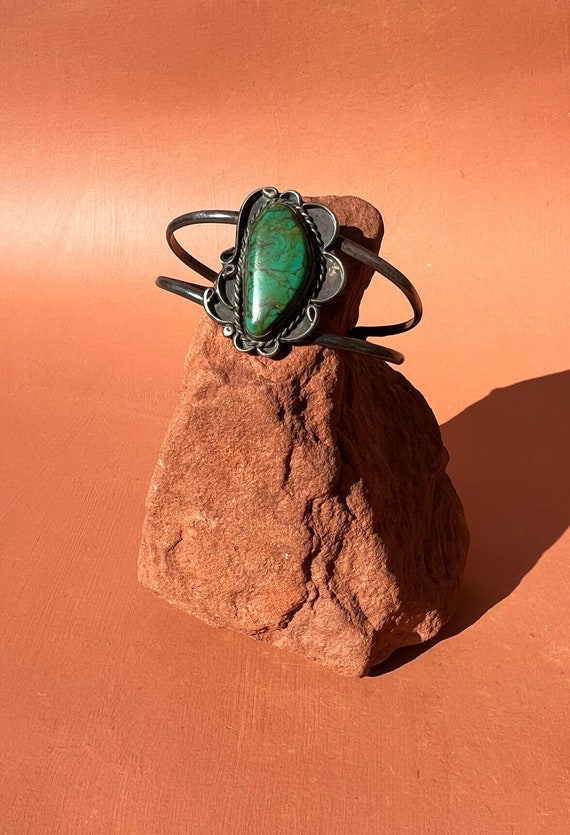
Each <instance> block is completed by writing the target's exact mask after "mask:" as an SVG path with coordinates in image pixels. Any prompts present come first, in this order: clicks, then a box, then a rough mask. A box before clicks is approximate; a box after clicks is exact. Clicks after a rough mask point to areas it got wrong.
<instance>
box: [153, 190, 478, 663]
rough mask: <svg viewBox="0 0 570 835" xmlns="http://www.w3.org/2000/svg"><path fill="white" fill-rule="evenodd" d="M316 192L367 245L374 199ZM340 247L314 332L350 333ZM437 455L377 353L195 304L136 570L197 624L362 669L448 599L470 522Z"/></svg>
mask: <svg viewBox="0 0 570 835" xmlns="http://www.w3.org/2000/svg"><path fill="white" fill-rule="evenodd" d="M318 200H319V201H320V202H323V203H326V204H327V205H328V206H330V207H331V208H332V209H333V211H334V212H335V213H336V215H337V217H338V218H339V220H340V223H341V224H342V225H343V226H345V227H357V230H354V231H355V234H354V235H353V237H355V238H356V239H357V240H361V241H363V242H365V243H366V244H367V245H368V246H370V248H376V251H377V248H378V245H379V242H380V238H381V230H382V227H381V220H380V216H379V214H378V212H377V211H376V210H375V209H374V208H373V207H372V206H370V205H369V204H367V203H365V202H364V201H362V200H359V199H357V198H352V197H349V198H346V197H343V198H335V197H331V198H318ZM358 229H360V230H362V231H361V232H360V233H358ZM343 232H345V233H346V234H348V235H349V236H350V231H347V230H343ZM363 235H364V239H363V237H362V236H363ZM344 260H345V264H346V266H347V269H348V281H347V288H346V289H345V291H344V292H343V293H342V295H341V297H340V298H339V299H336V300H334V301H333V302H331V303H330V304H329V305H325V307H324V308H323V311H322V325H323V327H322V328H320V329H321V330H323V331H330V332H337V333H344V334H346V333H347V332H348V330H349V329H350V327H352V326H353V325H354V324H355V323H356V320H357V318H358V305H359V302H360V299H361V296H362V293H363V292H364V289H365V288H366V286H367V284H368V283H369V281H370V277H371V275H370V271H369V270H367V269H366V268H364V267H362V265H359V264H356V263H355V262H354V261H351V259H349V258H345V259H344ZM447 461H448V456H447V453H446V451H445V449H444V447H443V444H442V441H441V436H440V432H439V428H438V426H437V423H436V420H435V417H434V416H433V414H432V412H431V410H430V408H429V406H428V405H427V403H426V401H425V400H424V398H423V397H422V396H421V394H419V392H418V391H416V389H414V388H413V386H412V385H411V384H410V383H409V382H408V381H407V380H406V379H405V377H403V376H402V374H400V373H399V372H398V371H395V370H394V369H393V368H391V367H389V366H388V365H386V364H385V363H384V362H382V361H381V360H377V359H374V358H371V357H365V356H360V355H358V354H353V353H349V352H344V351H334V350H331V349H329V348H321V347H315V346H296V347H294V348H293V350H292V351H291V353H290V354H289V355H288V356H286V357H284V358H283V359H281V360H272V359H268V358H263V357H257V356H250V355H244V354H240V353H238V352H237V351H236V350H235V348H234V346H233V344H232V342H231V341H230V340H228V339H226V338H225V337H224V336H223V335H222V333H221V330H220V329H219V328H218V326H216V325H215V324H214V323H212V322H211V321H210V320H209V319H208V318H207V317H206V316H204V318H203V319H202V321H201V322H200V325H199V327H198V331H197V334H196V337H195V340H194V342H193V345H192V346H191V348H190V351H189V354H188V357H187V361H186V367H185V373H184V383H183V388H182V392H181V395H180V399H179V402H178V406H177V408H176V411H175V414H174V417H173V419H172V422H171V424H170V427H169V429H168V432H167V435H166V438H165V440H164V443H163V446H162V449H161V452H160V457H159V460H158V465H157V467H156V470H155V472H154V475H153V479H152V484H151V487H150V490H149V495H148V500H147V515H146V519H145V523H144V530H143V539H142V544H141V550H140V557H139V578H140V580H141V582H142V583H144V585H145V586H147V587H148V588H150V589H152V590H153V591H155V592H156V593H157V594H159V595H160V596H162V597H164V598H165V599H166V600H168V601H169V602H170V603H175V604H176V605H178V606H181V607H182V608H183V609H185V610H186V611H188V612H190V613H191V614H193V615H195V616H196V617H198V618H201V619H202V620H204V621H206V622H207V623H209V624H212V625H214V626H220V627H227V628H231V629H236V630H239V631H241V632H244V633H246V634H247V635H250V636H251V637H254V638H257V639H259V640H263V641H267V642H268V643H271V644H274V645H276V646H279V647H282V648H283V649H288V650H293V651H295V652H298V653H302V654H303V655H306V656H307V657H308V658H311V659H312V660H314V661H317V662H319V663H321V664H325V665H327V666H329V667H331V668H332V669H334V670H335V671H337V672H339V673H342V674H345V675H351V676H360V675H364V674H365V673H366V672H367V671H368V670H369V669H370V667H371V666H372V665H374V664H377V663H379V662H380V661H382V660H384V659H385V658H387V657H388V656H389V655H390V654H391V653H392V652H393V651H394V650H395V649H397V648H398V647H402V646H405V645H407V644H413V643H417V642H419V641H425V640H427V639H428V638H431V637H433V636H434V635H435V634H436V633H437V632H438V630H439V629H440V627H441V626H442V625H443V624H444V623H445V622H446V621H447V620H448V619H449V617H450V616H451V614H452V612H453V610H454V608H455V605H456V602H457V597H458V591H459V585H460V579H461V574H462V571H463V567H464V563H465V557H466V552H467V546H468V532H467V527H466V524H465V519H464V516H463V511H462V508H461V504H460V501H459V499H458V497H457V495H456V493H455V490H454V489H453V486H452V484H451V482H450V480H449V478H448V476H447V475H446V474H445V467H446V464H447Z"/></svg>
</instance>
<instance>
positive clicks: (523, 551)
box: [0, 0, 570, 835]
mask: <svg viewBox="0 0 570 835" xmlns="http://www.w3.org/2000/svg"><path fill="white" fill-rule="evenodd" d="M568 22H569V15H568V7H567V3H565V2H563V1H560V0H550V2H548V3H544V4H542V3H536V2H531V0H507V1H506V2H504V3H497V2H490V0H477V2H475V0H457V1H456V2H455V3H452V2H451V0H449V1H448V2H444V0H431V2H430V0H423V2H421V1H420V0H406V2H403V0H400V2H397V1H396V0H386V2H383V3H378V2H373V0H361V2H350V3H349V2H341V0H331V2H323V0H313V2H311V3H308V2H300V0H289V2H282V0H277V1H276V2H272V3H270V2H265V3H260V2H257V0H244V2H241V3H238V2H236V0H231V2H230V1H229V0H225V1H224V0H221V1H220V2H212V0H210V2H204V0H186V2H180V1H179V0H174V2H169V3H166V2H163V0H160V2H159V0H154V1H153V2H149V3H142V2H138V3H135V2H132V0H125V2H122V3H118V4H117V3H110V2H107V0H99V2H97V3H87V2H83V0H67V1H66V2H64V1H63V0H50V1H49V2H47V0H34V2H33V3H30V2H24V3H20V4H15V3H11V4H5V5H4V7H3V10H2V35H1V40H2V51H1V59H0V60H1V61H2V73H1V76H0V78H1V81H0V84H1V89H2V99H3V101H2V108H1V112H0V120H1V125H2V128H1V130H2V141H1V143H0V166H1V167H0V170H1V172H2V188H1V192H0V202H1V208H2V224H3V230H2V235H1V237H0V247H1V261H0V263H1V265H2V274H1V278H0V288H1V296H2V298H1V307H0V333H1V338H2V342H3V346H2V353H1V354H0V368H1V371H2V374H1V378H0V386H1V402H0V409H1V414H2V424H1V428H2V440H3V447H4V449H3V453H2V460H1V462H0V466H1V467H2V484H3V488H4V490H3V495H4V498H3V501H2V508H1V510H0V515H1V518H2V521H1V525H2V538H3V545H2V553H1V554H0V572H1V581H0V594H1V595H2V597H3V601H2V603H1V608H0V619H1V620H2V629H1V633H0V634H1V641H2V646H3V649H2V656H1V663H2V665H3V667H4V668H5V669H4V670H3V672H2V676H1V679H0V704H1V706H2V707H1V719H0V722H1V728H0V730H1V734H0V751H1V752H2V757H1V758H0V762H1V763H2V766H1V767H2V769H3V770H4V771H5V777H4V780H3V781H1V780H0V802H1V814H0V829H1V831H2V832H7V833H28V832H29V833H34V835H36V833H44V832H45V833H52V832H53V833H66V835H67V833H73V835H76V833H80V832H81V833H82V832H86V833H121V835H122V833H137V834H138V835H151V833H161V835H162V833H167V835H174V833H205V835H212V833H244V834H245V835H249V834H250V833H268V835H273V834H274V833H275V834H277V833H287V835H290V833H295V835H296V833H303V834H304V833H308V832H314V833H327V835H328V834H329V833H332V834H333V835H337V833H338V835H340V834H341V833H342V834H343V835H345V834H346V835H360V833H453V835H456V833H503V832H504V833H511V832H515V833H538V832H556V833H558V832H560V833H562V832H566V831H568V829H569V827H570V822H569V820H568V817H567V808H566V807H565V804H564V792H565V786H566V787H567V785H568V734H567V727H568V710H567V707H566V705H567V697H568V690H567V674H568V662H569V650H568V646H569V643H568V627H567V621H568V604H567V600H568V581H567V566H568V537H567V535H566V537H565V538H564V531H565V530H566V527H567V524H568V507H569V505H570V502H569V501H568V446H569V442H568V432H567V428H566V427H567V425H568V423H567V421H568V397H569V394H568V392H569V379H568V375H564V374H561V373H560V372H562V371H563V370H564V369H565V368H567V366H568V358H569V350H568V343H569V340H568V326H567V310H568V302H569V301H570V298H569V297H570V293H569V290H568V279H567V275H568V261H569V258H568V235H567V229H568V220H569V218H568V206H569V202H568V177H567V157H568V151H567V148H568V129H567V122H568V112H569V98H568V81H569V73H568V69H569V59H568ZM265 185H276V186H277V187H279V188H281V189H286V188H294V189H298V190H300V191H302V192H303V193H304V194H306V195H318V194H331V193H332V194H356V195H358V196H361V197H364V198H366V199H367V200H369V201H370V202H372V203H373V204H375V205H376V206H377V207H378V208H379V209H380V211H381V212H382V213H383V216H384V220H385V224H386V234H385V238H384V243H383V248H382V252H383V254H384V256H385V257H386V258H388V260H391V261H393V262H394V263H395V264H396V265H397V266H399V267H400V268H401V269H402V270H403V271H404V272H406V273H407V274H408V275H409V276H410V277H411V278H412V279H413V281H414V283H415V284H416V286H417V288H418V290H419V291H420V293H421V295H422V298H423V301H424V306H425V319H424V321H423V322H422V324H421V326H420V327H419V328H418V329H417V330H416V331H414V332H413V333H411V334H408V335H404V336H401V337H397V338H393V339H391V340H389V341H387V343H388V342H389V344H393V346H394V347H396V348H398V349H400V350H402V351H403V352H404V353H405V354H406V356H407V361H406V364H405V366H404V367H403V369H402V370H403V373H405V374H406V376H408V377H409V379H410V380H411V381H412V382H413V383H414V384H415V385H416V386H417V387H418V388H420V390H421V391H422V392H423V393H424V395H425V396H426V397H427V399H428V400H429V402H430V403H431V405H432V407H433V408H434V410H435V412H436V414H437V416H438V418H439V419H440V421H441V422H442V424H443V432H444V437H445V440H446V443H447V445H448V447H449V449H450V452H451V454H452V464H451V467H450V472H451V474H452V476H453V477H454V479H455V481H456V484H457V486H458V488H459V490H460V492H461V494H462V496H463V498H464V501H465V505H466V510H467V512H468V515H469V520H470V523H471V528H472V532H473V547H472V551H471V559H470V564H469V568H468V572H467V577H466V588H465V595H464V601H463V604H462V609H461V611H460V613H459V614H458V617H457V619H456V621H455V622H454V623H453V624H452V625H450V627H449V628H448V630H447V632H446V633H445V635H444V637H445V640H442V641H440V642H437V643H436V644H435V645H434V646H433V647H431V648H430V650H429V652H425V653H417V652H416V653H412V654H409V653H408V655H403V656H402V655H401V656H400V657H399V660H397V661H396V662H394V663H392V664H391V666H389V667H388V668H387V671H386V672H385V674H384V675H381V676H376V677H372V678H369V679H366V680H362V681H345V680H343V679H337V678H336V677H334V676H333V674H331V673H329V672H327V671H325V670H321V669H319V668H315V667H313V666H312V665H311V664H309V663H308V662H305V661H304V660H303V659H300V658H296V657H290V656H287V655H285V654H281V653H279V652H278V651H276V650H270V649H268V648H266V647H262V646H260V645H257V644H255V643H254V642H250V641H247V640H245V639H244V638H241V637H239V636H234V635H232V634H228V633H218V632H215V631H214V630H212V629H210V628H208V627H206V626H204V625H202V624H200V623H199V622H197V621H195V620H193V619H191V618H189V617H188V616H185V615H184V614H183V613H181V612H177V611H175V610H174V609H171V608H169V607H168V606H167V605H166V604H164V603H163V602H161V601H159V600H157V599H154V598H153V597H152V596H151V595H149V593H148V592H145V591H144V590H142V589H139V588H138V587H137V584H136V570H135V563H136V552H137V546H138V537H139V531H140V525H141V521H142V514H143V500H144V496H145V492H146V487H147V484H148V481H149V479H150V474H151V471H152V467H153V464H154V460H155V457H156V454H157V451H158V446H159V444H160V440H161V438H162V435H163V433H164V431H165V428H166V425H167V422H168V419H169V416H170V414H171V412H172V409H173V406H174V402H175V399H176V392H177V388H178V384H179V381H180V378H181V372H182V363H183V357H184V353H185V350H186V347H187V345H188V342H189V340H190V339H191V336H192V331H193V328H194V326H195V324H196V322H197V317H198V316H199V311H198V310H197V309H194V306H193V305H188V304H185V303H184V302H182V301H181V300H180V299H176V298H174V297H169V296H167V295H166V294H164V293H160V292H159V291H158V290H156V288H155V287H154V285H153V279H154V277H155V275H157V274H159V273H167V274H172V275H176V276H178V277H181V278H186V277H189V276H188V274H187V272H186V270H185V268H184V267H183V266H182V265H181V264H180V263H179V262H177V261H176V259H175V258H174V256H173V255H172V254H171V253H170V251H169V250H168V249H167V247H166V244H165V242H164V227H165V225H166V223H167V222H168V220H170V219H171V218H172V217H174V216H175V215H177V214H179V213H181V212H184V211H189V210H192V209H195V208H206V207H212V208H213V207H217V208H237V207H238V206H239V204H240V203H241V200H242V199H243V197H244V196H245V195H246V194H248V193H249V192H250V191H252V190H253V189H254V188H257V187H260V186H265ZM230 239H231V230H229V229H227V228H221V229H215V228H204V229H203V230H200V231H197V230H190V232H189V233H188V236H187V238H185V240H187V241H188V243H189V244H190V242H192V245H193V246H194V248H195V249H196V251H197V252H198V254H201V255H202V256H203V257H204V259H207V260H209V261H210V262H211V263H212V264H215V263H216V257H217V254H218V253H219V252H220V251H221V249H222V248H224V247H225V246H226V245H227V244H228V243H229V241H230ZM405 310H406V309H405V306H404V305H403V304H402V302H401V300H400V299H399V298H398V297H397V294H396V293H392V292H391V291H390V290H389V289H388V288H387V287H386V286H385V283H383V282H382V280H381V279H377V281H376V282H375V284H374V285H373V287H372V288H371V289H370V291H369V293H368V294H367V297H366V302H365V305H364V307H363V310H362V321H368V322H376V321H378V322H384V321H388V320H389V319H391V318H392V316H398V315H399V314H400V313H401V314H402V315H406V312H405ZM493 389H500V391H498V392H494V393H493V394H491V395H490V394H489V393H490V392H491V390H493ZM404 661H405V662H407V663H404Z"/></svg>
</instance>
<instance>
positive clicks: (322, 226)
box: [204, 187, 346, 357]
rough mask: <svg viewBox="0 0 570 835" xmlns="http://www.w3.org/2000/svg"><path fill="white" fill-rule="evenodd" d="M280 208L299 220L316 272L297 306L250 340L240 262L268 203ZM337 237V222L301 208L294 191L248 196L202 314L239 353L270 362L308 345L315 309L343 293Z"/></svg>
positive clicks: (310, 206)
mask: <svg viewBox="0 0 570 835" xmlns="http://www.w3.org/2000/svg"><path fill="white" fill-rule="evenodd" d="M275 202H280V203H285V204H286V205H287V206H289V207H290V208H291V209H292V210H293V211H294V212H295V214H296V215H297V217H298V218H299V219H300V221H301V223H302V225H303V228H304V230H305V233H306V235H307V240H308V241H309V243H310V245H311V247H312V250H313V256H314V263H315V267H316V268H315V269H314V271H313V276H312V278H311V281H310V283H309V286H308V288H307V291H306V293H305V296H304V298H303V301H302V303H300V304H299V306H298V307H297V310H296V311H295V312H294V313H293V314H292V316H291V317H289V319H288V320H286V321H285V322H284V323H282V324H281V326H280V327H279V328H278V329H274V330H273V331H271V332H270V333H269V334H267V335H266V336H264V337H263V338H259V339H257V338H254V337H253V336H252V335H251V334H250V333H248V331H247V330H246V329H245V327H244V326H243V294H244V287H245V279H246V276H245V274H244V273H245V269H244V267H245V262H246V256H247V252H248V245H249V235H250V231H251V227H252V225H253V223H254V221H255V219H256V218H257V216H258V215H259V213H260V212H261V211H262V209H264V208H265V207H266V206H267V205H268V204H269V203H275ZM337 236H338V221H337V219H336V217H335V215H334V214H333V212H331V210H330V209H327V207H326V206H322V205H321V204H319V203H304V202H303V198H302V197H301V195H300V194H299V193H298V192H297V191H284V192H279V191H278V190H277V189H276V188H272V187H267V188H263V189H258V190H257V191H254V192H252V194H250V195H249V197H247V199H246V200H245V201H244V203H243V205H242V207H241V209H240V212H239V217H238V221H237V230H236V243H235V246H234V247H233V248H232V249H229V250H226V251H225V252H223V253H222V254H221V256H220V261H221V263H222V268H221V270H220V272H219V273H218V277H217V279H216V282H215V284H214V286H213V287H208V288H207V290H205V292H204V308H205V310H206V313H207V314H208V315H209V316H210V317H211V318H212V319H213V320H214V321H215V322H217V323H218V324H219V325H221V326H222V328H223V333H224V336H226V337H228V338H230V339H232V340H233V343H234V345H235V347H236V348H237V349H238V351H241V352H243V353H249V352H255V353H257V354H260V355H261V356H266V357H274V356H275V355H276V354H278V353H279V351H280V350H281V348H282V346H283V345H287V344H292V343H295V342H301V341H303V340H307V337H308V336H309V335H310V334H311V333H312V332H313V331H314V329H315V328H316V326H317V323H318V320H319V308H320V306H321V305H322V304H324V303H325V302H328V301H330V300H331V299H333V298H335V296H338V294H339V293H340V292H341V291H342V289H343V287H344V285H345V281H346V275H345V270H344V266H343V264H342V262H341V261H340V260H339V259H338V258H337V256H336V255H334V254H333V253H332V252H331V250H332V248H333V246H334V243H335V240H336V238H337Z"/></svg>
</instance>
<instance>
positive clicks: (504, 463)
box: [372, 371, 570, 675]
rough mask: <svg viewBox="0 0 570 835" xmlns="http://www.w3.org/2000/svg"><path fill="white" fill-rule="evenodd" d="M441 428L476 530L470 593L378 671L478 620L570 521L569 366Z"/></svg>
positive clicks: (492, 398)
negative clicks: (429, 635)
mask: <svg viewBox="0 0 570 835" xmlns="http://www.w3.org/2000/svg"><path fill="white" fill-rule="evenodd" d="M441 430H442V435H443V440H444V443H445V446H446V447H447V449H448V451H449V454H450V456H451V461H450V464H449V466H448V473H449V475H450V476H451V478H452V480H453V483H454V485H455V487H456V489H457V492H458V493H459V495H460V497H461V500H462V502H463V506H464V508H465V513H466V516H467V521H468V524H469V529H470V532H471V547H470V551H469V556H468V562H467V569H466V572H465V580H464V588H463V594H462V597H461V601H460V603H459V607H458V610H457V613H456V614H455V616H454V617H453V618H452V619H451V621H450V622H449V623H448V624H447V625H446V626H445V627H444V628H443V629H442V630H441V632H440V634H439V635H438V636H437V637H436V638H434V639H433V640H432V641H428V643H426V644H423V645H421V646H414V647H407V648H405V649H402V650H399V651H398V652H396V653H394V655H392V656H391V658H389V659H388V660H387V661H386V662H385V663H384V664H381V665H380V666H378V667H377V668H375V669H374V670H373V672H372V675H382V674H383V673H386V672H390V671H391V670H394V669H397V668H398V667H400V666H402V665H403V664H405V663H407V662H408V661H411V660H413V659H414V658H416V657H417V656H418V655H420V654H421V653H423V652H425V651H426V650H427V649H429V648H430V647H431V646H433V644H435V643H437V642H438V641H442V640H445V639H446V638H450V637H452V636H453V635H457V634H458V633H459V632H462V631H463V630H464V629H466V628H467V627H468V626H471V625H472V624H473V623H475V622H476V621H477V620H479V618H480V617H482V616H483V615H484V614H485V613H486V612H487V611H488V610H489V609H491V608H493V606H495V605H496V604H497V603H500V601H501V600H503V599H504V598H505V597H508V595H509V594H510V593H511V592H512V591H513V590H514V589H515V588H516V587H517V586H518V584H519V583H520V581H521V580H522V578H523V577H524V576H525V574H527V573H528V572H529V571H530V570H531V569H532V568H533V566H534V565H536V563H537V562H538V560H539V559H540V557H541V556H542V554H543V553H544V552H545V551H546V550H547V549H548V548H549V547H550V546H551V545H553V543H554V542H556V540H557V539H559V537H560V536H561V535H562V534H563V533H564V531H565V530H566V528H567V526H568V524H569V523H570V371H567V372H561V373H559V374H552V375H550V376H548V377H539V378H537V379H534V380H526V381H525V382H523V383H516V384H515V385H513V386H509V387H508V388H503V389H496V390H495V391H492V392H491V394H489V395H488V397H485V398H484V399H483V400H480V401H479V402H478V403H475V404H474V405H473V406H470V407H469V408H468V409H465V411H464V412H461V414H459V415H457V417H455V418H453V420H450V421H449V422H448V423H446V424H445V425H444V426H442V428H441Z"/></svg>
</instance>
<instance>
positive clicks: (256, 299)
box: [243, 203, 312, 338]
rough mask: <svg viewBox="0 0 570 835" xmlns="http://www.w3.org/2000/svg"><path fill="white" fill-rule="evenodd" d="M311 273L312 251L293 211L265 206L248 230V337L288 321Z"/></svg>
mask: <svg viewBox="0 0 570 835" xmlns="http://www.w3.org/2000/svg"><path fill="white" fill-rule="evenodd" d="M311 272H312V256H311V247H310V244H309V241H308V240H307V235H306V232H305V230H304V228H303V225H302V222H301V221H300V220H299V218H298V217H297V215H296V214H295V212H294V211H293V209H291V208H290V207H289V206H287V205H286V204H285V203H270V204H269V205H267V206H265V208H263V209H262V210H261V211H260V213H259V214H258V216H257V217H256V219H255V220H254V222H253V224H252V226H251V231H250V235H249V246H248V251H247V256H246V261H245V271H244V275H245V299H244V317H243V322H244V326H245V328H246V330H247V331H248V332H249V333H250V334H251V336H254V337H258V338H260V337H263V336H266V335H267V334H268V333H269V332H270V331H271V330H272V329H273V328H275V327H276V326H278V325H279V323H280V322H281V321H283V320H285V319H286V318H287V316H288V314H289V313H291V312H292V310H293V309H294V308H295V307H296V305H297V302H298V301H299V299H300V298H301V297H302V296H303V293H304V290H305V287H306V283H307V281H308V279H309V278H310V276H311Z"/></svg>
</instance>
